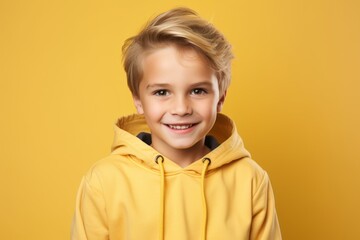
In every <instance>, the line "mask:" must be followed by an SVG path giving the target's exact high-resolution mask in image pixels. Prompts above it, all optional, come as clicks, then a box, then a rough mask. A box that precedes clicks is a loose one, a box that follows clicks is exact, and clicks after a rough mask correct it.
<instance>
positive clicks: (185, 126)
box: [167, 124, 193, 130]
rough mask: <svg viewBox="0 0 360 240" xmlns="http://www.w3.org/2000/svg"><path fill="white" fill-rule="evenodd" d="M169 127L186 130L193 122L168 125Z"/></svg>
mask: <svg viewBox="0 0 360 240" xmlns="http://www.w3.org/2000/svg"><path fill="white" fill-rule="evenodd" d="M167 126H168V127H169V128H171V129H175V130H185V129H188V128H191V127H192V126H193V124H186V125H170V124H168V125H167Z"/></svg>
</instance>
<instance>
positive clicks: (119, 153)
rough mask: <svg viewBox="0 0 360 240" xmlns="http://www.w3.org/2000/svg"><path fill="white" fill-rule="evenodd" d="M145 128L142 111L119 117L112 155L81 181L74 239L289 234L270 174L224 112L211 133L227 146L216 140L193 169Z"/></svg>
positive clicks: (227, 238) (189, 239) (210, 239)
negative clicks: (162, 149) (164, 150)
mask: <svg viewBox="0 0 360 240" xmlns="http://www.w3.org/2000/svg"><path fill="white" fill-rule="evenodd" d="M141 132H149V129H148V127H147V125H146V122H145V120H144V118H143V117H142V116H141V115H132V116H128V117H124V118H121V119H119V120H118V122H117V124H116V126H115V139H114V143H113V146H112V153H111V155H110V156H108V157H106V158H104V159H103V160H100V161H99V162H97V163H96V164H95V165H94V166H93V167H92V168H91V169H90V171H89V172H88V173H87V174H86V176H85V177H84V178H83V180H82V182H81V186H80V189H79V192H78V195H77V201H76V210H75V216H74V220H73V226H72V233H71V239H72V240H85V239H86V240H103V239H104V240H105V239H111V240H120V239H122V240H123V239H127V240H130V239H131V240H152V239H160V240H161V239H166V240H205V239H207V240H222V239H224V240H235V239H238V240H245V239H264V240H271V239H275V240H277V239H281V233H280V228H279V223H278V219H277V215H276V210H275V201H274V195H273V191H272V188H271V184H270V181H269V177H268V175H267V173H266V172H265V171H264V170H263V169H262V168H261V167H260V166H259V165H258V164H256V163H255V162H254V161H253V160H251V159H250V154H249V153H248V152H247V151H246V150H245V148H244V146H243V143H242V140H241V138H240V136H239V135H238V134H237V132H236V127H235V125H234V124H233V122H232V121H231V120H230V119H229V118H227V117H226V116H225V115H222V114H219V115H218V117H217V120H216V123H215V125H214V127H213V129H212V130H211V132H210V133H209V135H210V136H213V137H214V138H215V139H216V140H217V141H218V142H219V145H218V146H216V144H215V143H214V141H213V140H211V138H209V139H210V140H209V139H208V141H207V142H209V143H210V144H209V146H210V147H211V148H214V149H213V150H212V151H211V152H210V153H208V154H207V155H206V156H204V158H203V159H199V160H198V161H195V162H194V163H192V164H191V165H189V166H187V167H185V168H181V167H180V166H178V165H177V164H175V163H174V162H172V161H170V160H169V159H167V158H166V157H163V156H161V154H160V153H159V152H157V151H156V150H155V149H153V148H152V147H151V146H149V145H148V144H146V143H145V142H146V135H145V139H144V140H140V138H139V137H137V135H138V134H139V133H141ZM142 135H143V134H142ZM144 141H145V142H144ZM211 145H212V146H211ZM155 160H156V161H155Z"/></svg>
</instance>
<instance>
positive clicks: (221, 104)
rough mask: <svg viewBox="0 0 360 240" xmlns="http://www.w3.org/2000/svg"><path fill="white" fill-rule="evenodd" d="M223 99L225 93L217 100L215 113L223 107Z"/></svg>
mask: <svg viewBox="0 0 360 240" xmlns="http://www.w3.org/2000/svg"><path fill="white" fill-rule="evenodd" d="M225 97H226V91H225V92H224V93H223V95H222V96H221V97H220V99H219V102H218V104H217V112H221V109H222V106H223V105H224V101H225Z"/></svg>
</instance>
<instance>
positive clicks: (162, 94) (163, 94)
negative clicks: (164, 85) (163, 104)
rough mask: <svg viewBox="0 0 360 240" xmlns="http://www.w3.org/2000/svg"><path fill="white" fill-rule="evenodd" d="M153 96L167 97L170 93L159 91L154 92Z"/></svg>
mask: <svg viewBox="0 0 360 240" xmlns="http://www.w3.org/2000/svg"><path fill="white" fill-rule="evenodd" d="M153 94H154V95H155V96H167V95H169V91H168V90H165V89H159V90H156V91H154V93H153Z"/></svg>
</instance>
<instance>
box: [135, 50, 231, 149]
mask: <svg viewBox="0 0 360 240" xmlns="http://www.w3.org/2000/svg"><path fill="white" fill-rule="evenodd" d="M223 100H224V96H219V87H218V80H217V78H216V76H215V73H214V71H213V70H212V69H211V68H210V67H209V64H208V63H207V62H206V61H205V60H204V59H203V58H202V57H201V56H200V55H199V54H198V53H197V52H196V51H195V50H193V49H178V48H176V47H174V46H168V47H164V48H161V49H158V50H156V51H154V52H152V53H150V54H149V55H147V56H146V57H145V58H144V59H143V79H142V80H141V82H140V86H139V97H135V96H134V103H135V106H136V108H137V111H138V113H140V114H144V116H145V119H146V122H147V124H148V126H149V128H150V130H151V135H152V146H153V147H154V148H155V149H156V150H157V151H159V152H160V153H162V154H164V155H165V156H166V155H170V156H171V155H173V154H176V153H181V151H194V153H196V152H203V151H204V148H205V146H204V139H205V136H206V134H207V133H208V132H209V131H210V130H211V128H212V126H213V125H214V123H215V120H216V115H217V112H219V111H220V110H221V107H222V103H223Z"/></svg>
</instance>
